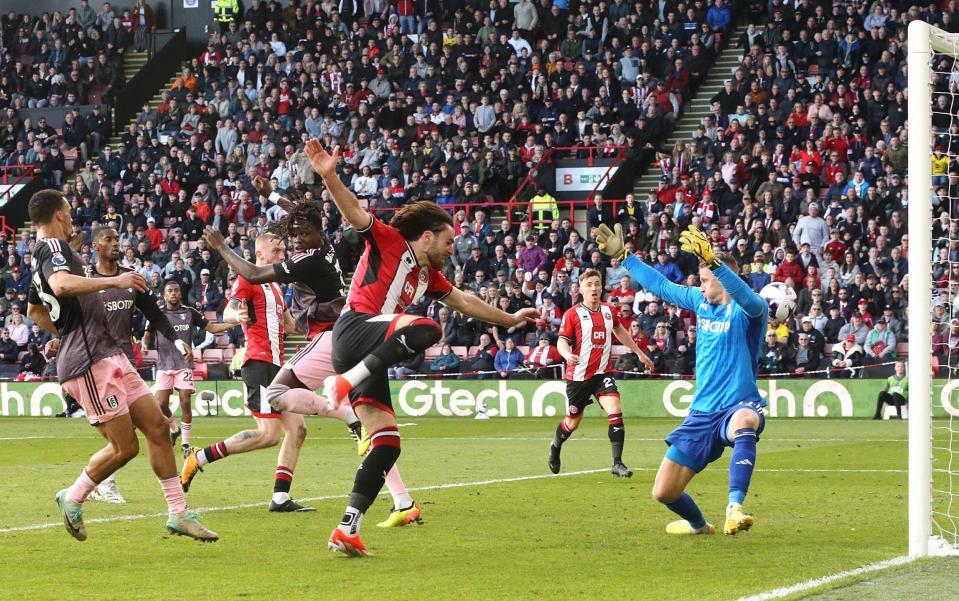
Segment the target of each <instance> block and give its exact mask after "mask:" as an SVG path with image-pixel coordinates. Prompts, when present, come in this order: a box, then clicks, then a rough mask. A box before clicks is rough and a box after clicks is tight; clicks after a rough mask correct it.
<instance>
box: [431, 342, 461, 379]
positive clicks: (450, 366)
mask: <svg viewBox="0 0 959 601" xmlns="http://www.w3.org/2000/svg"><path fill="white" fill-rule="evenodd" d="M459 367H460V358H459V356H458V355H457V354H456V353H454V352H453V349H452V348H450V345H449V344H444V345H443V347H442V349H441V350H440V354H439V356H438V357H436V358H435V359H433V361H432V362H431V363H430V371H432V372H433V373H438V374H451V373H456V372H457V371H459Z"/></svg>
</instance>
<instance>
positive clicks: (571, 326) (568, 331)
mask: <svg viewBox="0 0 959 601" xmlns="http://www.w3.org/2000/svg"><path fill="white" fill-rule="evenodd" d="M559 337H560V338H565V339H566V340H569V341H570V342H574V341H575V340H576V310H575V309H567V310H566V312H565V313H563V320H562V321H561V322H560V324H559Z"/></svg>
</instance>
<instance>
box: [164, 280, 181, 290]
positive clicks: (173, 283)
mask: <svg viewBox="0 0 959 601" xmlns="http://www.w3.org/2000/svg"><path fill="white" fill-rule="evenodd" d="M170 286H176V287H177V289H178V290H179V291H180V292H183V287H182V286H180V282H177V281H176V280H170V281H169V282H167V283H166V284H164V285H163V291H164V292H166V289H167V288H169V287H170Z"/></svg>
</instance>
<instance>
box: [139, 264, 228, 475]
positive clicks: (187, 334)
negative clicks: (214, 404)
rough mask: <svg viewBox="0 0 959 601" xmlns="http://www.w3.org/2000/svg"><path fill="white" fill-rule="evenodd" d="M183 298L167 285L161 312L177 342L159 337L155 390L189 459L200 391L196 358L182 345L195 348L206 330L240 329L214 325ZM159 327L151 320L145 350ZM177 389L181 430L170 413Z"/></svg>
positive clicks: (171, 284) (172, 436) (172, 285)
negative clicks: (196, 381)
mask: <svg viewBox="0 0 959 601" xmlns="http://www.w3.org/2000/svg"><path fill="white" fill-rule="evenodd" d="M182 299H183V290H182V289H181V288H180V284H179V283H178V282H172V281H171V282H167V283H166V286H164V287H163V303H164V307H163V309H161V312H162V313H163V316H164V317H166V319H167V321H169V322H170V323H171V324H173V330H174V332H175V333H176V340H175V341H172V342H171V341H170V340H167V339H166V338H157V340H156V348H157V371H156V374H157V379H156V384H155V385H154V389H155V390H156V394H157V401H158V402H159V403H160V410H161V411H163V415H164V416H165V417H166V418H167V421H168V422H171V426H170V441H171V442H172V443H174V444H175V443H176V437H177V435H178V434H177V433H178V432H181V433H182V434H183V441H182V443H181V444H180V448H181V449H182V450H183V456H184V457H186V456H187V454H188V453H189V452H190V430H192V429H193V410H192V407H191V404H190V401H191V397H192V396H193V393H194V392H196V388H194V387H193V355H192V353H191V355H190V356H189V357H186V356H185V355H184V354H183V353H182V352H180V348H181V345H180V344H178V343H182V344H183V345H184V346H188V347H190V348H191V349H192V348H193V336H194V335H195V334H196V331H197V330H199V329H202V330H206V331H207V332H210V333H211V334H220V333H223V332H226V331H228V330H230V329H231V328H234V327H236V326H237V324H238V323H239V322H236V321H224V322H223V323H212V322H210V321H209V320H208V319H207V318H205V317H203V314H202V313H200V312H199V311H197V310H196V309H194V308H193V307H186V306H184V305H182V304H181V302H182ZM157 327H158V326H157V324H156V323H155V322H153V321H151V322H150V323H149V324H148V325H147V329H146V332H144V333H143V341H142V342H143V350H147V349H148V348H150V343H151V342H152V341H153V336H154V333H155V332H156V331H157ZM174 389H176V390H177V392H178V393H179V397H180V420H181V421H180V427H179V429H177V428H176V421H175V420H174V419H173V412H172V411H170V393H171V392H172V391H173V390H174Z"/></svg>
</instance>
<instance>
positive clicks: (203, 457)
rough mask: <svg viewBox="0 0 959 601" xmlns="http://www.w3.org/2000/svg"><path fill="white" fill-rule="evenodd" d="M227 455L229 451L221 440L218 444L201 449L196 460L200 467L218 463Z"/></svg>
mask: <svg viewBox="0 0 959 601" xmlns="http://www.w3.org/2000/svg"><path fill="white" fill-rule="evenodd" d="M229 454H230V451H229V450H227V448H226V443H225V442H224V441H222V440H221V441H220V442H218V443H216V444H213V445H210V446H208V447H207V448H205V449H203V451H201V452H199V453H197V454H196V458H197V461H198V462H199V463H200V465H206V464H208V463H213V462H214V461H219V460H220V459H223V458H224V457H226V456H228V455H229Z"/></svg>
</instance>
